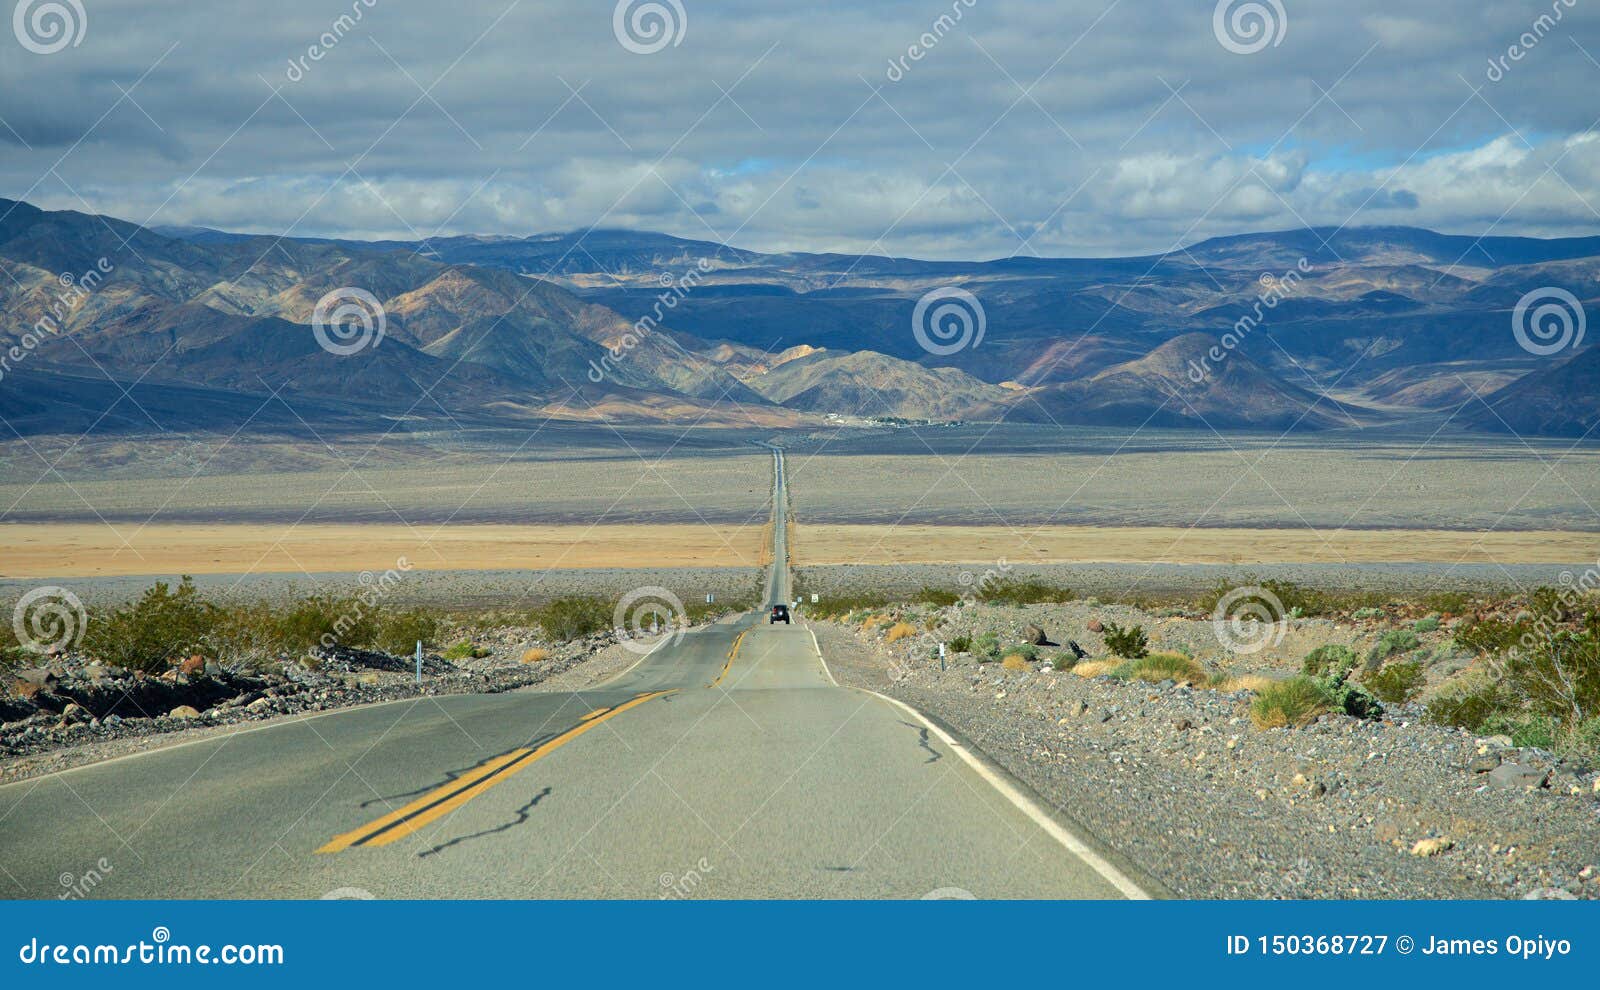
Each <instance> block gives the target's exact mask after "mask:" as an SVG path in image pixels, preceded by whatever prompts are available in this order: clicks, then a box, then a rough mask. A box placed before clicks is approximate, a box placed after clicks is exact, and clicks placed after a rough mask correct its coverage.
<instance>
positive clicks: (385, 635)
mask: <svg viewBox="0 0 1600 990" xmlns="http://www.w3.org/2000/svg"><path fill="white" fill-rule="evenodd" d="M438 635H439V619H438V618H437V617H436V616H434V615H431V614H429V613H428V612H425V611H423V610H422V609H412V610H410V611H408V612H396V613H394V614H393V615H387V616H384V617H383V619H382V620H381V621H380V622H379V625H378V640H377V645H378V649H380V650H383V651H384V652H386V653H393V654H395V655H396V656H408V655H410V654H411V653H412V651H414V650H415V649H416V648H417V644H418V643H419V642H420V643H421V644H422V645H423V647H424V648H427V647H429V646H432V645H433V643H434V641H435V639H437V638H438Z"/></svg>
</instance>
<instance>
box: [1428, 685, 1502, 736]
mask: <svg viewBox="0 0 1600 990" xmlns="http://www.w3.org/2000/svg"><path fill="white" fill-rule="evenodd" d="M1511 707H1512V701H1511V699H1510V697H1509V696H1508V694H1507V692H1506V690H1505V688H1504V686H1503V685H1502V684H1501V682H1499V681H1491V680H1485V681H1483V682H1481V683H1478V684H1475V685H1458V686H1457V687H1456V688H1455V689H1454V690H1451V691H1445V692H1441V693H1440V694H1438V695H1436V696H1435V697H1434V699H1433V700H1432V701H1430V702H1429V703H1428V716H1427V718H1428V721H1429V722H1432V723H1433V724H1435V725H1451V726H1459V727H1460V728H1463V729H1468V730H1471V731H1473V732H1476V731H1478V728H1479V727H1480V726H1482V725H1484V724H1485V723H1486V722H1488V721H1489V719H1491V718H1493V717H1494V716H1496V715H1502V714H1505V713H1506V711H1507V710H1509V709H1510V708H1511Z"/></svg>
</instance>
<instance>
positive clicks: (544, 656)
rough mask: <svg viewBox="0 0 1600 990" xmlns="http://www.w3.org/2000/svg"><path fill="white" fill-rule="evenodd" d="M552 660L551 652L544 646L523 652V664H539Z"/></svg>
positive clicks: (533, 647) (530, 648)
mask: <svg viewBox="0 0 1600 990" xmlns="http://www.w3.org/2000/svg"><path fill="white" fill-rule="evenodd" d="M548 659H550V651H549V650H547V649H545V648H544V647H542V646H532V647H529V648H528V649H526V650H523V651H522V662H523V663H539V662H540V661H543V660H548Z"/></svg>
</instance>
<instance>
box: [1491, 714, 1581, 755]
mask: <svg viewBox="0 0 1600 990" xmlns="http://www.w3.org/2000/svg"><path fill="white" fill-rule="evenodd" d="M1474 731H1475V732H1478V733H1479V734H1481V735H1485V736H1510V737H1511V745H1513V746H1537V747H1538V748H1540V749H1554V748H1555V747H1556V740H1557V739H1558V738H1559V737H1560V734H1561V722H1560V720H1559V719H1555V718H1551V717H1550V716H1548V715H1528V714H1525V713H1524V714H1515V715H1510V714H1500V715H1490V716H1489V717H1488V718H1486V719H1484V720H1483V723H1482V724H1480V725H1479V726H1478V727H1477V728H1476V729H1475V730H1474Z"/></svg>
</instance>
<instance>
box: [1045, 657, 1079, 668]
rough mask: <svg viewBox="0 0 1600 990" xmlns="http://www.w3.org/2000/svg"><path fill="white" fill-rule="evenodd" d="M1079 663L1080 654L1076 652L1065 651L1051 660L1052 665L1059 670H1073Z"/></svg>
mask: <svg viewBox="0 0 1600 990" xmlns="http://www.w3.org/2000/svg"><path fill="white" fill-rule="evenodd" d="M1077 665H1078V655H1077V654H1076V653H1063V654H1061V655H1059V656H1057V657H1056V658H1055V659H1054V660H1052V661H1050V666H1052V667H1054V668H1055V669H1057V670H1071V669H1072V668H1074V667H1076V666H1077Z"/></svg>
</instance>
